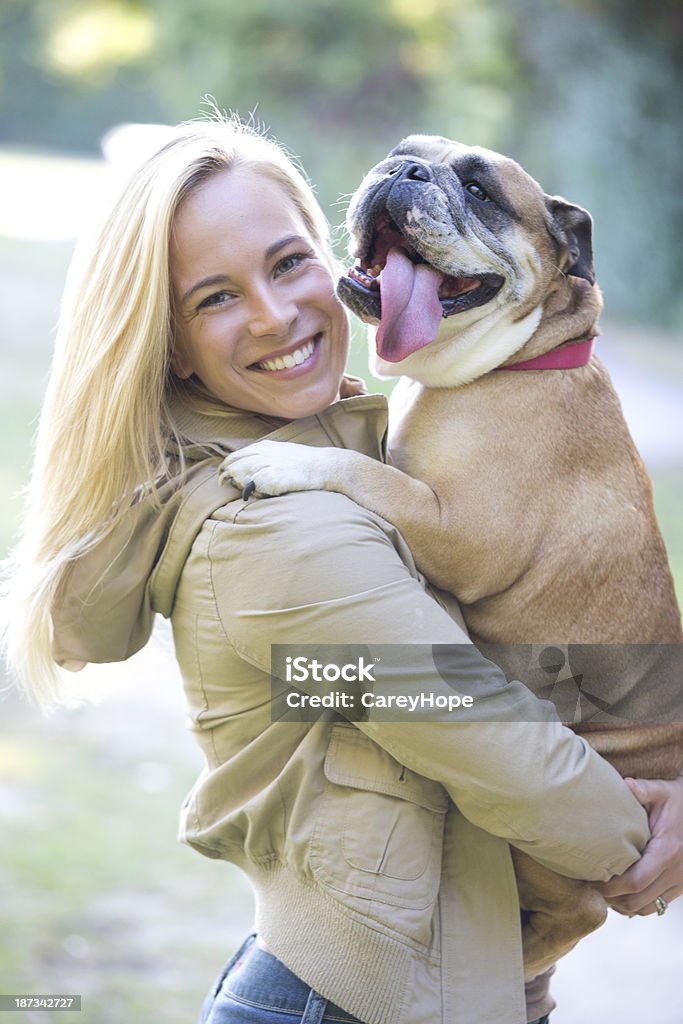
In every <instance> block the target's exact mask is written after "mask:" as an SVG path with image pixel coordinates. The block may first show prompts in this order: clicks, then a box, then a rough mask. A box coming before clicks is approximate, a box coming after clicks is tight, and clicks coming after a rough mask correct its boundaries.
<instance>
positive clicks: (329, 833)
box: [54, 396, 648, 1024]
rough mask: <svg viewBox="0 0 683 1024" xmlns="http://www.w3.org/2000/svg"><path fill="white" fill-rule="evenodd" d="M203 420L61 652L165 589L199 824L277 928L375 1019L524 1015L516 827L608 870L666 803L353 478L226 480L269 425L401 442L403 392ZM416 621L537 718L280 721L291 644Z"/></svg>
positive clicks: (101, 556) (543, 844)
mask: <svg viewBox="0 0 683 1024" xmlns="http://www.w3.org/2000/svg"><path fill="white" fill-rule="evenodd" d="M181 426H182V429H183V432H184V433H185V434H186V435H187V436H188V437H191V438H193V439H194V440H195V441H196V442H197V447H196V448H195V449H193V453H192V454H193V457H196V458H197V461H196V462H194V463H193V464H192V465H191V466H190V467H189V469H188V470H187V472H186V474H185V476H184V477H183V479H182V480H181V481H180V484H181V486H180V487H178V486H177V484H178V482H177V481H176V484H175V485H169V486H168V487H167V488H165V489H164V492H163V497H164V499H165V505H164V508H163V511H162V512H161V513H156V512H154V511H153V510H152V509H151V507H150V506H149V504H148V503H147V502H146V501H142V502H140V503H139V504H138V505H136V506H135V507H134V508H133V509H131V512H130V517H129V522H128V523H127V525H126V527H125V536H122V535H121V534H120V533H119V534H118V535H117V536H116V537H114V538H111V539H110V540H109V541H108V542H107V544H106V545H104V547H103V548H100V549H96V550H95V552H93V553H92V554H91V555H90V556H88V557H87V558H85V559H83V560H82V561H81V562H80V563H77V564H76V565H75V566H74V567H73V570H72V572H71V574H70V575H69V577H68V578H67V579H66V581H65V584H64V586H63V588H62V592H61V595H60V599H59V601H58V603H57V605H56V606H55V610H54V620H55V654H56V656H57V658H58V660H61V661H66V660H75V661H80V660H83V661H92V660H116V659H121V658H125V657H126V656H127V655H128V654H130V653H132V652H133V651H134V650H136V649H137V648H139V647H140V646H141V645H142V644H143V643H144V642H145V641H146V639H147V636H148V634H149V630H150V625H151V619H152V616H153V613H154V612H155V611H159V612H161V613H162V614H164V615H167V616H170V617H171V619H172V624H173V631H174V637H175V644H176V652H177V658H178V661H179V664H180V667H181V670H182V674H183V678H184V681H185V688H186V693H187V701H188V705H189V711H190V715H191V719H192V723H193V728H194V731H195V733H196V736H197V739H198V741H199V743H200V745H201V747H202V750H203V752H204V755H205V758H206V767H205V769H204V771H203V772H202V774H201V776H200V778H199V779H198V781H197V783H196V785H195V787H194V789H193V790H192V792H191V793H190V795H189V797H188V798H187V800H186V803H185V805H184V808H183V812H182V823H181V837H182V839H183V840H184V841H185V842H187V843H189V844H190V845H191V846H193V847H195V848H196V849H197V850H199V851H200V852H201V853H203V854H205V855H207V856H209V857H216V858H223V859H226V860H229V861H232V862H233V863H235V864H238V865H239V866H240V867H241V868H243V869H244V871H246V872H247V874H248V875H249V877H250V879H251V881H252V883H253V886H254V889H255V892H256V900H257V922H256V924H257V928H258V930H259V932H260V933H261V935H262V936H263V938H264V940H265V942H266V944H267V945H268V947H269V948H270V949H271V950H272V951H273V952H274V953H275V955H276V956H278V957H279V958H280V959H281V960H282V961H283V962H284V963H285V964H287V965H288V966H289V967H290V968H291V970H293V971H295V972H296V973H297V974H298V975H299V976H300V977H301V978H303V979H304V980H305V981H306V982H307V983H308V984H310V985H311V986H313V987H314V988H315V989H317V990H318V991H319V992H321V993H322V994H323V996H325V997H327V998H328V999H331V1000H333V1001H334V1002H336V1003H338V1004H339V1005H341V1006H342V1007H344V1008H345V1009H346V1010H348V1011H349V1012H350V1013H352V1014H354V1015H355V1016H357V1017H359V1018H360V1019H361V1020H363V1021H367V1022H368V1024H435V1022H439V1021H441V1022H443V1024H446V1022H447V1024H524V1022H525V1021H526V1012H525V1001H524V986H523V980H522V956H521V946H520V927H519V908H518V903H517V896H516V888H515V881H514V875H513V870H512V865H511V859H510V854H509V847H508V843H513V844H514V845H515V846H517V847H519V848H520V849H522V850H525V851H526V852H528V853H530V854H531V855H532V856H534V857H536V858H538V859H539V860H541V861H542V862H543V863H545V864H546V865H548V866H550V867H552V868H555V869H556V870H558V871H560V872H562V873H564V874H566V875H570V876H573V877H582V878H588V879H603V880H604V879H607V878H609V877H610V876H611V875H613V874H615V873H621V872H622V871H624V870H625V869H626V868H627V867H628V866H629V865H630V864H631V863H632V862H633V861H634V860H635V859H636V858H637V857H638V853H639V850H641V849H642V847H643V845H644V844H645V842H646V840H647V838H648V832H647V824H646V818H645V814H644V812H643V810H642V808H641V807H640V806H639V805H638V803H637V802H636V801H635V799H634V798H633V797H632V796H631V794H630V792H629V791H628V789H627V787H626V786H625V784H624V783H623V782H622V781H621V780H620V779H619V777H618V776H617V774H616V773H615V772H614V770H613V769H612V768H611V767H610V766H609V765H608V764H607V763H606V762H605V761H603V760H601V759H600V758H599V757H598V756H597V755H595V754H594V753H593V752H592V751H591V750H590V749H589V748H588V747H587V746H586V745H585V744H584V743H583V741H582V740H580V739H578V738H576V737H575V736H574V735H573V734H572V733H571V732H569V731H568V730H566V729H565V728H563V727H562V726H561V725H560V724H559V723H558V722H556V721H554V720H553V714H552V713H551V711H550V709H549V708H546V707H545V706H541V705H540V704H539V702H537V701H535V699H534V698H532V697H531V695H530V694H529V693H528V691H526V689H525V688H524V687H523V686H522V685H521V684H520V683H516V682H512V683H506V681H505V680H504V679H503V678H502V676H501V673H500V672H499V671H498V669H497V668H495V667H494V666H493V665H491V664H490V663H489V662H487V661H485V660H484V659H483V657H481V655H480V654H479V652H478V651H477V650H476V648H474V647H472V646H471V645H469V644H468V640H467V637H466V636H465V634H464V632H463V629H462V625H461V621H460V618H459V614H458V610H457V607H456V606H455V604H454V602H449V601H448V599H447V598H445V597H444V596H443V595H438V596H435V595H433V594H431V593H430V591H429V588H428V587H427V585H426V583H425V580H424V579H423V578H422V577H421V575H420V573H419V572H418V571H417V569H416V567H415V564H414V562H413V559H412V557H411V554H410V551H409V550H408V549H407V547H406V545H405V543H404V541H403V540H402V538H401V536H400V535H399V534H398V533H397V532H396V530H395V529H394V528H393V527H392V526H391V525H390V524H389V523H387V522H386V521H384V520H382V519H380V518H379V517H377V516H375V515H373V514H372V513H370V512H367V511H366V510H364V509H363V508H360V507H359V506H357V505H355V504H354V503H353V502H351V501H349V500H348V499H347V498H345V497H343V496H341V495H338V494H333V493H327V492H308V493H297V494H289V495H286V496H283V497H279V498H271V499H267V500H255V499H251V500H249V501H248V502H245V501H243V500H242V498H241V496H240V495H239V494H238V493H237V492H236V490H235V489H234V488H233V487H232V486H231V485H230V484H225V485H222V484H220V483H219V482H218V473H217V470H218V467H219V466H220V462H221V459H222V455H223V454H224V453H226V452H228V451H230V450H232V449H234V448H236V447H239V446H241V445H244V444H246V443H249V441H251V440H254V439H255V438H257V437H261V436H265V435H266V434H270V436H271V437H272V438H273V439H282V440H296V441H299V442H303V443H306V444H313V445H323V446H329V445H336V446H344V447H353V448H355V449H357V450H359V451H363V452H365V453H366V454H368V455H370V456H372V457H374V458H382V457H383V439H384V434H385V428H386V403H385V401H384V399H383V398H381V397H379V396H369V397H357V398H351V399H346V400H344V401H341V402H338V403H337V404H335V405H333V406H332V407H330V408H329V409H328V410H326V411H325V412H324V413H322V414H321V415H319V416H313V417H310V418H307V419H305V420H299V421H294V422H292V423H289V424H287V425H286V426H284V427H280V428H278V429H275V430H274V432H273V424H272V423H268V422H267V421H265V420H264V419H262V418H259V417H257V416H252V415H248V414H241V413H237V412H231V413H230V414H228V415H225V416H215V417H214V416H206V415H199V414H196V413H191V412H187V411H185V412H183V414H182V423H181ZM126 539H127V540H128V543H125V541H126ZM105 566H110V568H109V570H108V571H107V573H106V575H105V577H104V579H101V577H102V572H103V568H104V567H105ZM407 642H410V643H415V644H459V645H461V646H460V647H458V648H457V652H459V653H457V658H458V659H459V661H458V666H459V668H461V670H462V673H463V677H464V678H469V679H476V680H477V683H478V688H479V689H478V692H479V693H480V694H482V693H483V694H484V696H483V698H482V699H483V700H484V703H485V704H486V707H487V710H488V712H490V714H489V715H488V717H490V718H496V717H499V718H503V719H505V718H509V717H510V710H509V709H510V707H511V706H512V705H515V706H516V708H517V713H516V714H515V720H514V721H512V720H511V721H503V722H502V723H501V722H498V723H496V722H495V721H489V722H484V721H478V722H476V723H468V722H467V721H465V720H464V719H463V717H462V716H458V715H457V714H455V715H454V716H453V718H452V721H447V722H443V723H439V724H435V723H434V722H429V721H424V720H421V719H419V718H418V719H416V720H414V721H409V722H405V721H402V722H397V721H391V720H388V721H373V720H368V721H359V722H355V723H350V722H348V721H346V720H345V719H344V718H343V717H342V716H341V715H340V714H338V713H336V712H333V711H330V712H328V713H326V715H325V716H323V718H321V719H320V720H318V721H317V722H315V723H306V722H292V721H286V722H283V721H273V716H272V713H271V711H272V709H271V682H270V675H269V671H270V664H271V644H276V643H285V644H293V643H321V644H324V643H328V644H354V645H358V644H371V645H374V644H405V643H407ZM438 684H439V680H437V679H433V678H431V677H427V676H426V677H425V678H424V679H423V680H418V683H417V685H418V686H419V685H423V686H424V687H425V688H429V687H430V686H432V685H438ZM525 707H528V715H525V714H524V712H523V711H522V713H519V709H520V708H521V709H524V708H525ZM522 717H524V718H528V719H529V720H528V721H524V722H522V721H519V719H520V718H522ZM534 718H535V719H536V720H535V721H531V719H534Z"/></svg>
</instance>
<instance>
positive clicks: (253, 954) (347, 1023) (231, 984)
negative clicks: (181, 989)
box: [199, 935, 360, 1024]
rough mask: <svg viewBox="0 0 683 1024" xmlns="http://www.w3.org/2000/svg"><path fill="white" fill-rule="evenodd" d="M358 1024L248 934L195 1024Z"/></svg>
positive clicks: (217, 982) (356, 1019)
mask: <svg viewBox="0 0 683 1024" xmlns="http://www.w3.org/2000/svg"><path fill="white" fill-rule="evenodd" d="M295 1022H300V1024H360V1022H359V1021H358V1018H357V1017H352V1016H351V1014H350V1013H347V1012H346V1011H345V1010H342V1009H341V1007H339V1006H335V1005H334V1003H330V1002H328V1001H327V999H323V997H322V996H321V995H319V994H318V993H317V992H315V991H314V990H313V989H312V988H310V987H309V986H308V985H306V984H305V983H304V982H303V981H301V980H300V979H299V978H297V976H296V975H295V974H292V972H291V971H290V970H289V969H288V968H287V967H285V965H284V964H283V963H281V962H280V961H279V960H277V959H276V958H275V957H274V956H273V955H272V954H271V953H267V952H266V951H265V950H264V949H261V948H260V947H259V946H257V945H256V936H255V935H250V936H249V938H248V939H247V941H246V942H245V943H244V945H243V946H242V947H241V949H239V950H238V951H237V953H236V954H235V956H234V957H233V958H232V960H230V962H229V963H228V964H227V966H226V967H225V969H224V970H223V972H222V973H221V975H220V976H219V978H218V979H217V980H216V983H215V985H214V986H213V988H212V990H211V992H209V995H208V996H207V997H206V1000H205V1002H204V1006H203V1007H202V1014H201V1017H200V1018H199V1024H295Z"/></svg>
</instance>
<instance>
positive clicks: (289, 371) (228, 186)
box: [171, 166, 348, 419]
mask: <svg viewBox="0 0 683 1024" xmlns="http://www.w3.org/2000/svg"><path fill="white" fill-rule="evenodd" d="M171 280H172V285H173V295H174V309H175V324H176V333H175V352H174V357H173V369H174V372H175V373H176V375H177V376H178V377H180V378H181V379H186V378H189V377H192V376H194V377H196V378H198V379H199V380H200V381H201V382H202V383H203V385H204V387H205V388H207V389H208V390H209V391H210V392H211V393H212V394H213V395H214V396H215V397H216V398H217V399H219V400H220V401H222V402H225V403H226V404H228V405H230V406H232V407H234V408H238V409H246V410H250V411H252V412H259V413H265V414H267V415H271V416H277V417H280V418H284V419H299V418H301V417H303V416H310V415H313V414H314V413H318V412H321V411H322V410H323V409H325V408H327V406H328V405H329V404H330V403H331V402H333V401H335V399H336V398H337V397H338V395H339V385H340V382H341V378H342V375H343V372H344V366H345V364H346V357H347V353H348V323H347V320H346V314H345V312H344V310H343V308H342V306H341V304H340V302H339V300H338V299H337V297H336V295H335V290H334V279H333V277H332V274H331V272H330V266H329V260H328V257H327V254H326V253H325V252H324V251H323V250H322V249H321V246H320V244H319V243H318V242H317V241H316V240H315V239H314V238H313V237H312V236H311V233H310V232H309V230H308V228H307V226H306V222H305V220H304V217H303V215H302V214H301V213H300V211H299V209H298V208H297V206H296V205H295V204H294V202H293V201H292V200H291V199H290V197H289V195H288V194H287V193H286V192H285V191H284V188H283V187H282V186H281V185H280V184H279V183H278V182H277V181H275V180H273V179H271V178H269V177H267V176H266V175H265V174H264V173H261V172H254V171H253V170H251V169H249V168H243V167H240V166H237V167H231V168H230V169H228V170H225V171H221V172H218V173H217V174H215V175H214V176H213V177H212V178H210V179H209V180H208V181H207V182H206V183H205V184H204V185H203V186H202V187H201V188H199V189H198V190H197V191H196V192H194V193H193V194H192V195H191V196H190V197H189V198H188V199H186V200H185V201H184V202H183V203H182V204H181V206H180V208H179V210H178V213H177V215H176V218H175V225H174V231H173V240H172V244H171Z"/></svg>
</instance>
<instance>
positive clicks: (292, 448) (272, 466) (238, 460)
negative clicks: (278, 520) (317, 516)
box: [219, 441, 325, 498]
mask: <svg viewBox="0 0 683 1024" xmlns="http://www.w3.org/2000/svg"><path fill="white" fill-rule="evenodd" d="M324 451H325V450H324V449H317V448H311V447H309V446H308V445H305V444H294V443H292V442H290V441H256V442H255V443H254V444H250V445H248V446H247V447H246V448H240V449H239V450H238V451H236V452H233V453H232V454H231V455H228V456H227V458H226V459H224V460H223V462H222V464H221V467H220V470H219V479H220V480H221V481H222V480H226V479H227V480H230V481H232V483H234V484H235V485H236V486H237V487H239V488H241V489H242V492H243V494H244V496H245V498H248V497H250V496H251V495H252V494H253V495H255V496H256V497H268V496H275V495H278V494H287V493H289V492H290V491H316V490H320V489H322V488H324V487H325V474H324V472H323V463H324V454H323V453H324Z"/></svg>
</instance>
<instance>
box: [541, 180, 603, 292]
mask: <svg viewBox="0 0 683 1024" xmlns="http://www.w3.org/2000/svg"><path fill="white" fill-rule="evenodd" d="M545 207H546V210H547V211H548V230H549V231H550V234H551V235H552V236H553V238H554V239H555V240H556V241H557V242H559V244H560V245H562V246H565V247H566V249H567V253H568V256H569V266H568V267H567V268H566V273H567V274H571V275H572V276H573V277H583V278H585V280H586V281H588V282H589V283H590V284H595V268H594V266H593V218H592V217H591V215H590V213H588V211H587V210H583V209H582V208H581V207H580V206H574V205H573V204H572V203H568V202H567V201H566V199H562V198H561V197H560V196H546V197H545Z"/></svg>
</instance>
